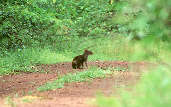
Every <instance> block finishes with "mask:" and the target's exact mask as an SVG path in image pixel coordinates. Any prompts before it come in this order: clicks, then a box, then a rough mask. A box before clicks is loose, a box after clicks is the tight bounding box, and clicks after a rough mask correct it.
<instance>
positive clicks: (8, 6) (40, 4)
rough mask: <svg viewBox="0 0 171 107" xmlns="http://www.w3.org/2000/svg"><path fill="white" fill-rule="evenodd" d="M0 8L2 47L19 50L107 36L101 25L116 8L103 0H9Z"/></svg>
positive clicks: (0, 38)
mask: <svg viewBox="0 0 171 107" xmlns="http://www.w3.org/2000/svg"><path fill="white" fill-rule="evenodd" d="M0 9H1V10H0V40H1V41H0V46H1V48H15V47H23V46H31V45H36V44H39V45H44V44H46V43H50V44H55V43H56V42H58V40H59V38H61V37H59V36H65V39H67V38H71V37H72V36H87V35H96V33H94V32H98V33H97V34H104V33H106V31H105V29H103V28H102V27H101V26H102V25H101V24H102V23H103V21H104V19H105V18H106V14H107V12H109V11H110V10H111V9H112V8H110V5H109V3H108V2H106V1H103V0H100V1H99V0H86V1H85V0H74V1H68V0H53V1H52V0H39V1H37V0H22V1H19V0H15V1H10V0H6V1H3V2H2V3H1V4H0ZM91 31H92V32H91ZM90 32H91V33H90ZM58 37H59V38H58Z"/></svg>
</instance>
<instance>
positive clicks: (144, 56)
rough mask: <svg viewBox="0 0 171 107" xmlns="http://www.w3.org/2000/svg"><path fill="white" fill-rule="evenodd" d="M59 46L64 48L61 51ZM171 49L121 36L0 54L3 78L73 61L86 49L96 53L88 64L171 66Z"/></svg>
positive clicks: (154, 41)
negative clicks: (154, 63) (42, 66)
mask: <svg viewBox="0 0 171 107" xmlns="http://www.w3.org/2000/svg"><path fill="white" fill-rule="evenodd" d="M83 41H84V42H83ZM147 43H148V44H147ZM64 44H65V45H64ZM60 46H63V47H61V48H59V47H60ZM170 47H171V45H170V44H169V43H167V42H162V41H160V40H153V41H150V39H148V38H147V39H144V40H142V41H129V40H128V38H125V37H122V36H119V35H117V36H115V37H106V38H105V37H100V38H92V37H91V38H90V37H86V38H81V37H80V38H78V37H74V38H73V39H72V40H71V41H68V42H67V43H64V42H63V43H60V44H59V43H57V44H56V47H52V46H47V47H46V48H40V47H38V48H37V47H35V48H26V49H20V50H15V51H11V52H7V53H6V54H5V55H3V56H2V55H1V57H0V75H4V74H11V73H14V71H16V70H22V71H26V72H27V71H31V68H30V66H32V65H35V64H55V63H57V62H71V61H72V59H73V57H74V56H76V55H79V54H82V53H83V52H84V49H86V48H88V49H89V50H91V51H93V53H94V54H93V55H91V56H89V58H88V61H95V60H103V61H104V60H108V61H109V60H113V61H118V60H119V61H122V60H124V61H150V62H157V63H158V62H165V63H169V62H170V60H171V54H170V53H171V50H170Z"/></svg>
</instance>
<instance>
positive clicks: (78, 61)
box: [72, 50, 93, 69]
mask: <svg viewBox="0 0 171 107" xmlns="http://www.w3.org/2000/svg"><path fill="white" fill-rule="evenodd" d="M92 54H93V52H91V51H89V50H84V53H83V54H82V55H78V56H76V57H74V59H73V61H72V68H73V69H77V68H78V69H80V67H82V68H83V67H84V63H85V65H86V67H88V66H87V59H88V55H92Z"/></svg>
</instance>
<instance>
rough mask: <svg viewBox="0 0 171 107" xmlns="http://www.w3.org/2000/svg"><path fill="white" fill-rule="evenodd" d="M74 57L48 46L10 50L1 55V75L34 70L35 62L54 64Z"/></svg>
mask: <svg viewBox="0 0 171 107" xmlns="http://www.w3.org/2000/svg"><path fill="white" fill-rule="evenodd" d="M71 59H72V57H70V56H67V55H66V54H64V53H59V52H55V51H52V50H50V49H48V48H44V49H40V48H27V49H22V50H17V51H12V52H8V53H7V54H6V55H5V56H2V57H0V75H4V74H11V73H15V71H18V70H19V71H25V72H28V71H29V72H30V71H32V69H31V66H32V65H35V64H53V63H57V62H65V61H70V60H71Z"/></svg>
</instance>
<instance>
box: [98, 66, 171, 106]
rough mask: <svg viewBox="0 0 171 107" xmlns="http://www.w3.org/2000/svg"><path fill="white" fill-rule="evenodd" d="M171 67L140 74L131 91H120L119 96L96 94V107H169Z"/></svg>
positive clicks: (170, 98) (170, 99) (170, 103)
mask: <svg viewBox="0 0 171 107" xmlns="http://www.w3.org/2000/svg"><path fill="white" fill-rule="evenodd" d="M170 70H171V69H169V68H166V67H158V68H156V69H155V70H153V71H151V72H146V73H144V75H143V76H142V79H141V81H140V83H139V84H138V85H137V86H136V87H134V88H133V90H132V91H131V92H128V91H124V90H122V91H120V97H111V98H107V97H103V96H102V95H99V96H97V100H96V101H97V102H96V103H97V105H98V107H109V106H110V107H144V106H147V107H170V105H171V102H170V101H171V91H170V90H171V72H170Z"/></svg>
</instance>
